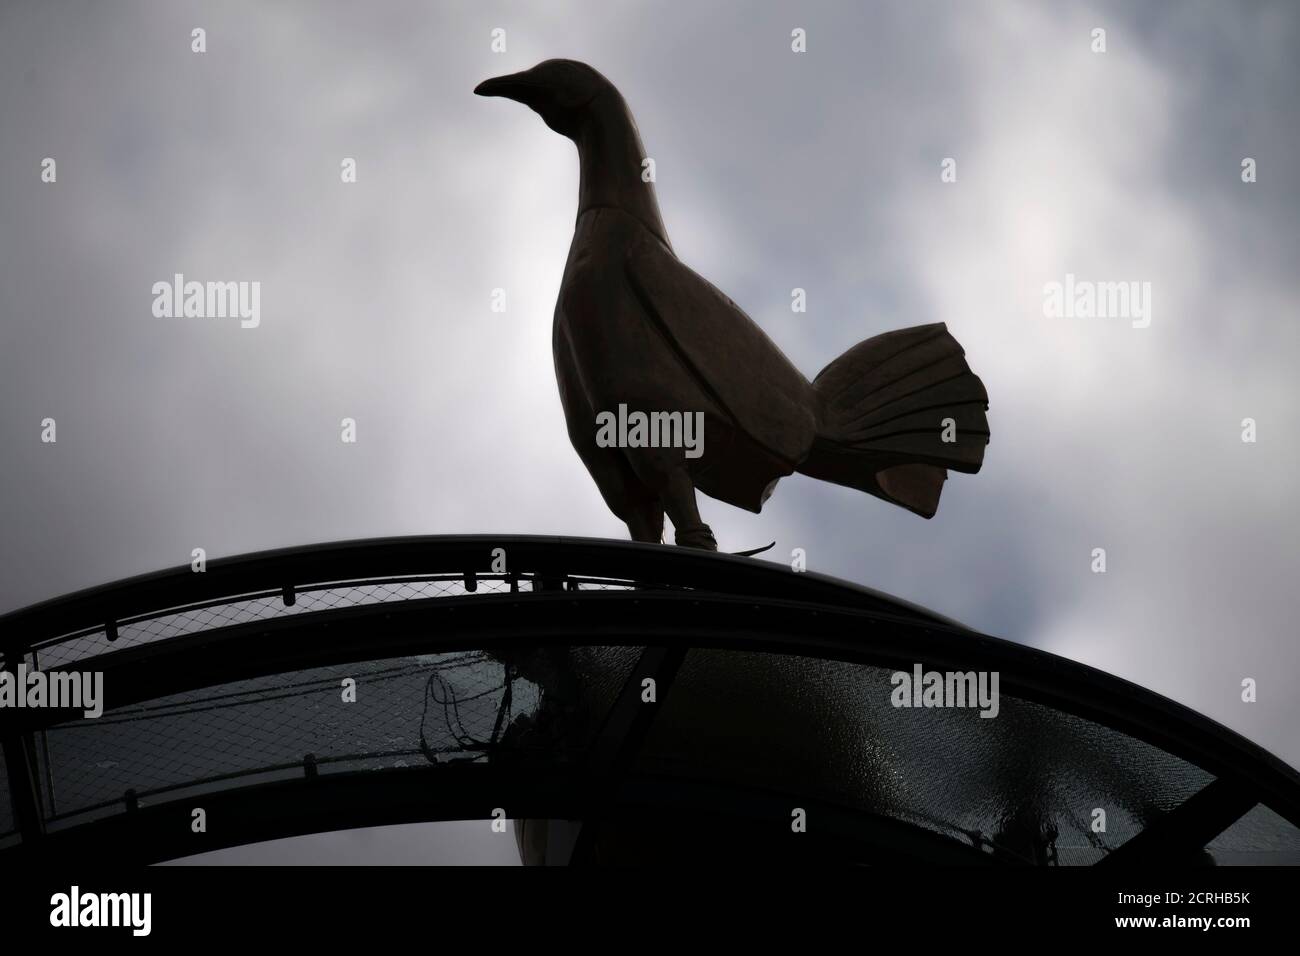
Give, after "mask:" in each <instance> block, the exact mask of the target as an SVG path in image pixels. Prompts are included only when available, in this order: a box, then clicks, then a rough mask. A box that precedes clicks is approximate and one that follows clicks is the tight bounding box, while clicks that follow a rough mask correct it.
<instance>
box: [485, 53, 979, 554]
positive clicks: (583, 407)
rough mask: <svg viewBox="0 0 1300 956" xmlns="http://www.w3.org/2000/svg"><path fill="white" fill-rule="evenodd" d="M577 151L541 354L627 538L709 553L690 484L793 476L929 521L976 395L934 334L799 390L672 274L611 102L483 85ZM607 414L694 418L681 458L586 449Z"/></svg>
mask: <svg viewBox="0 0 1300 956" xmlns="http://www.w3.org/2000/svg"><path fill="white" fill-rule="evenodd" d="M477 92H480V93H483V94H485V95H501V96H508V97H510V98H512V99H517V100H520V101H521V102H524V103H526V104H528V105H529V106H531V107H532V108H533V109H534V110H536V111H537V112H538V113H539V114H541V116H542V117H543V119H544V120H546V122H547V125H549V126H551V128H552V129H555V130H556V131H557V132H560V133H563V134H564V135H567V136H569V137H570V138H572V139H573V140H574V142H575V143H576V144H577V147H578V156H579V162H580V175H581V181H580V187H579V208H578V217H577V223H576V226H575V230H574V237H573V243H572V245H571V246H570V249H569V256H568V260H567V261H566V263H565V268H564V277H563V280H562V282H561V285H560V293H559V298H558V301H557V302H556V308H555V323H554V332H553V347H554V357H555V370H556V379H557V384H558V386H559V391H560V400H561V402H562V404H563V407H564V413H565V419H566V422H567V423H568V431H569V438H570V440H571V441H572V443H573V446H574V448H575V449H576V450H577V452H578V455H579V456H580V457H581V459H582V461H583V463H584V464H585V465H586V467H587V469H588V471H589V472H590V473H591V475H592V477H593V479H595V482H596V485H597V487H598V488H599V489H600V492H601V494H602V496H603V497H604V499H605V502H606V504H607V505H608V506H609V508H610V510H611V511H613V512H614V513H615V514H616V515H618V517H619V518H621V519H622V520H623V521H624V522H626V523H627V525H628V528H629V531H630V532H631V534H632V537H633V538H635V539H637V540H642V541H659V540H660V539H661V536H662V531H663V518H664V514H665V512H667V514H668V517H669V518H671V519H672V522H673V525H674V527H675V529H676V536H677V543H678V544H686V545H690V546H694V547H704V548H714V547H716V543H715V541H714V539H713V534H712V532H711V531H710V530H709V528H708V526H707V525H705V524H704V523H703V522H702V521H701V520H700V517H699V512H698V510H697V507H696V502H695V491H696V490H697V489H698V490H700V491H703V492H704V493H705V494H707V495H710V496H711V497H714V498H717V499H719V500H721V501H725V502H727V503H729V504H732V505H735V506H737V507H741V508H746V509H748V510H751V511H755V512H757V511H759V510H760V509H761V507H762V505H763V502H764V501H765V500H766V499H767V497H768V496H769V495H770V494H771V492H772V490H773V488H774V487H775V485H776V482H777V481H778V480H779V479H780V478H781V477H783V476H785V475H789V474H791V473H792V472H793V471H796V470H799V471H801V472H803V473H805V474H809V475H812V476H813V477H817V478H822V479H825V480H828V481H833V482H836V483H839V484H844V485H849V486H851V487H855V488H859V489H861V490H863V491H867V492H869V493H871V494H873V495H876V496H877V497H880V498H883V499H885V500H887V501H890V502H892V503H894V504H898V505H901V506H902V507H906V508H908V509H909V510H912V511H915V512H917V513H918V514H922V515H925V516H926V517H929V516H930V515H932V514H933V513H934V509H935V508H936V507H937V506H938V498H939V492H940V490H941V489H942V484H943V481H944V479H945V477H946V470H945V469H947V468H955V469H959V470H963V471H972V472H973V471H977V470H978V469H979V465H980V462H981V461H982V458H983V448H984V445H985V444H986V442H987V440H988V424H987V420H986V419H985V417H984V409H985V408H987V403H988V398H987V395H986V393H985V392H984V388H983V385H982V384H981V383H980V381H979V379H978V378H977V377H976V376H975V375H974V374H973V373H972V372H971V371H970V369H969V367H967V366H966V363H965V360H964V358H963V356H962V350H961V347H960V346H959V345H958V344H957V343H956V341H955V340H954V339H953V338H952V336H951V335H949V334H948V332H947V330H946V328H944V326H942V325H931V326H920V327H916V328H912V329H905V330H901V331H899V332H892V333H886V334H885V335H882V336H877V337H876V338H874V339H869V340H867V341H866V342H863V343H860V344H859V345H858V346H856V347H855V348H854V349H851V350H850V351H849V352H847V353H845V355H844V356H842V357H841V358H839V359H837V360H836V361H835V362H832V363H831V365H829V366H828V367H827V368H826V369H825V370H824V371H823V372H822V373H821V375H819V376H817V378H816V379H815V380H814V381H812V382H809V380H808V379H807V378H806V377H804V375H803V374H802V373H800V372H799V371H798V369H796V368H795V367H794V366H793V365H792V364H791V363H790V361H789V360H788V359H787V358H786V357H785V355H784V354H783V353H782V352H781V350H780V349H779V348H778V347H777V346H776V345H775V344H774V343H773V342H772V341H771V339H769V338H768V337H767V335H766V334H764V332H763V331H762V329H760V328H759V327H758V325H757V324H756V323H755V322H754V321H753V320H752V319H750V318H749V316H747V315H746V314H745V313H744V312H743V311H742V310H741V309H740V308H739V307H738V306H737V305H736V304H735V303H734V302H732V301H731V299H729V298H728V297H727V296H726V295H724V294H723V293H722V292H720V291H719V290H718V289H716V288H715V287H714V286H713V285H711V284H710V283H709V282H708V281H706V280H705V279H704V278H702V277H701V276H699V275H698V274H697V273H695V272H694V271H692V270H691V269H690V268H689V267H688V266H686V265H685V264H684V263H682V262H681V261H680V260H679V259H678V258H677V256H676V254H675V253H674V251H673V249H672V245H671V243H670V241H669V239H668V234H667V231H666V229H665V228H664V225H663V220H662V217H661V216H660V213H659V207H658V202H657V199H656V197H655V192H654V185H653V183H652V182H647V181H645V179H643V177H642V170H643V164H642V161H643V159H644V158H645V150H644V148H643V146H642V144H641V139H640V136H639V134H638V132H637V128H636V124H635V122H634V120H633V119H632V114H631V112H630V111H629V109H628V108H627V105H626V103H625V102H624V100H623V97H622V96H621V95H620V94H619V92H618V91H617V90H616V89H615V88H614V87H613V85H612V84H610V83H609V81H608V80H606V79H605V78H604V77H602V76H601V75H600V74H599V73H597V72H596V71H595V70H592V69H591V68H590V67H588V66H586V65H585V64H579V63H574V62H573V61H567V60H548V61H546V62H545V63H542V64H539V65H538V66H537V67H535V68H534V69H533V70H529V71H525V72H524V73H521V74H514V75H513V76H508V77H501V78H498V79H494V80H489V81H487V82H485V83H483V84H481V85H480V87H479V88H478V90H477ZM620 406H622V407H625V408H630V409H635V410H639V411H642V412H645V413H679V414H681V415H698V416H700V420H701V421H702V423H703V445H702V449H701V453H700V454H698V457H692V456H689V455H687V454H685V450H684V449H683V448H681V447H647V446H644V445H635V444H633V443H628V444H624V445H621V446H609V445H606V444H602V443H601V442H599V441H598V437H597V436H598V432H597V427H596V422H597V418H598V416H600V415H601V414H602V413H613V411H614V410H615V409H618V408H620Z"/></svg>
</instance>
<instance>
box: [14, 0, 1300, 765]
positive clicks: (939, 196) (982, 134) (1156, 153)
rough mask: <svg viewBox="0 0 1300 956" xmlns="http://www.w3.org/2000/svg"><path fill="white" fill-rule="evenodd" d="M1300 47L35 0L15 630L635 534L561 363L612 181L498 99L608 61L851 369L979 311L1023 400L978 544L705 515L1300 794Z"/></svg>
mask: <svg viewBox="0 0 1300 956" xmlns="http://www.w3.org/2000/svg"><path fill="white" fill-rule="evenodd" d="M195 27H202V28H204V29H205V30H206V33H207V52H206V53H203V54H196V53H193V52H191V48H190V47H191V30H192V29H193V28H195ZM497 27H500V28H503V29H505V30H506V47H507V48H506V52H504V53H494V52H492V50H491V46H490V41H491V31H492V30H493V28H497ZM795 28H802V29H804V30H806V31H807V51H806V52H805V53H794V52H792V51H791V48H790V34H791V31H792V30H793V29H795ZM1094 28H1102V29H1104V30H1105V31H1106V52H1104V53H1097V52H1094V51H1093V43H1094V41H1093V37H1092V31H1093V30H1094ZM1297 47H1300V8H1297V7H1296V5H1295V4H1294V3H1291V2H1287V0H1281V2H1277V3H1257V2H1251V3H1233V4H1228V3H1211V2H1202V3H1189V2H1146V3H1141V4H1129V5H1121V4H1109V3H1045V2H1044V3H1015V2H998V3H993V2H988V3H965V2H945V3H939V2H901V0H900V2H888V3H881V2H875V3H856V2H843V3H830V2H826V3H800V4H781V3H768V2H709V3H703V4H701V3H685V2H682V3H670V2H633V0H620V2H616V3H595V2H586V3H561V2H554V0H552V2H548V3H545V4H532V3H524V2H512V3H474V4H469V3H464V2H445V3H414V2H412V3H398V2H384V3H379V4H370V5H366V4H345V3H342V2H337V3H310V4H309V3H292V2H279V3H275V4H254V3H222V4H220V5H216V4H186V3H174V4H158V3H138V4H132V3H123V2H116V3H88V2H87V3H62V2H34V0H33V2H12V0H11V2H7V3H5V4H4V5H3V6H0V116H2V117H3V136H0V224H2V227H0V439H2V440H3V454H4V458H3V462H4V467H3V468H0V501H3V505H2V506H0V568H3V572H4V573H3V575H0V610H8V609H12V608H15V607H19V606H22V605H24V604H28V603H31V602H34V601H37V600H42V599H45V598H49V597H53V596H56V595H59V594H62V593H65V592H67V591H70V590H73V589H78V588H82V587H87V586H91V585H95V584H100V583H103V582H106V581H111V580H115V579H118V578H123V577H126V576H129V575H133V574H137V573H141V572H146V571H151V570H157V569H160V568H164V567H172V566H176V565H180V564H184V563H188V561H189V555H190V552H191V550H192V549H193V548H195V547H203V548H206V549H207V552H208V554H209V556H210V557H216V556H223V555H232V554H238V553H243V552H248V551H255V550H260V549H264V548H272V547H282V546H292V545H301V544H306V543H309V542H316V541H328V540H336V539H343V538H353V537H369V536H377V535H394V534H433V533H459V532H494V531H500V532H521V533H523V532H527V533H545V534H580V535H597V536H608V537H616V538H621V537H624V536H625V534H626V531H625V528H624V526H623V525H622V524H621V523H620V522H619V521H618V520H617V519H616V518H615V517H614V516H613V515H612V514H610V513H608V512H607V511H606V509H605V507H604V505H603V503H602V502H601V499H600V497H599V495H598V494H597V492H596V490H595V487H594V485H593V484H592V482H591V480H590V479H589V478H588V476H587V474H586V472H585V470H584V468H583V466H582V464H581V463H580V462H579V460H578V458H577V457H576V455H575V454H574V453H573V451H572V450H571V448H570V446H569V444H568V440H567V437H566V434H565V429H564V423H563V417H562V414H561V409H560V404H559V400H558V397H557V394H556V387H555V378H554V371H553V368H552V362H551V351H550V335H551V316H552V310H553V308H554V303H555V297H556V293H557V290H558V287H559V281H560V275H561V271H562V268H563V263H564V259H565V256H566V253H567V249H568V243H569V239H570V237H571V234H572V228H573V217H574V213H575V210H576V198H577V160H576V153H575V151H574V148H573V145H572V144H571V143H570V142H569V141H567V140H565V139H562V138H561V137H558V136H556V135H555V134H553V133H551V132H550V131H549V130H547V129H546V128H545V126H544V125H543V124H542V123H541V122H540V121H539V120H538V118H537V117H536V116H535V115H534V114H532V113H531V112H529V111H528V110H527V109H525V108H523V107H522V106H519V105H518V104H515V103H511V102H508V101H505V100H485V99H482V98H477V97H474V96H473V95H472V93H471V90H472V89H473V87H474V85H475V84H476V83H478V82H479V81H480V80H482V79H484V78H486V77H489V76H493V75H496V74H500V73H506V72H513V71H515V70H519V69H524V68H526V67H528V66H531V65H532V64H534V63H535V62H537V61H539V60H541V59H545V58H548V57H555V56H563V57H571V58H574V59H580V60H585V61H587V62H589V63H591V64H592V65H593V66H595V67H597V68H598V69H599V70H601V71H602V72H604V73H605V75H606V76H608V77H609V78H610V79H611V80H612V81H613V82H614V83H615V84H616V85H617V86H618V87H619V88H620V89H621V90H622V92H623V93H624V95H625V97H626V98H627V100H628V102H629V104H630V105H631V107H632V109H633V111H634V113H635V114H636V117H637V120H638V123H639V125H640V128H641V132H642V136H643V138H644V140H645V143H646V147H647V150H648V152H649V154H650V155H651V156H652V157H653V158H654V159H655V161H656V167H657V180H658V192H659V200H660V203H661V206H662V209H663V214H664V219H665V222H666V224H667V226H668V230H669V233H670V235H671V237H672V241H673V244H674V246H675V248H676V251H677V253H678V255H679V256H680V257H681V258H682V259H683V260H684V261H685V262H687V263H688V264H690V265H691V266H692V267H693V268H695V269H696V270H697V271H699V272H700V273H702V274H703V275H704V276H706V277H707V278H709V279H710V280H711V281H713V282H714V283H715V284H716V285H718V286H719V287H720V288H722V289H723V290H724V291H726V292H727V293H728V294H729V295H730V296H731V297H732V298H733V299H734V300H735V301H736V302H737V303H738V304H739V305H740V306H741V307H742V308H744V309H745V310H746V311H748V312H749V314H750V315H751V316H753V317H754V319H755V320H756V321H757V322H759V323H760V324H761V325H762V326H763V327H764V328H765V329H766V330H767V331H768V333H769V334H770V335H771V336H772V337H773V338H774V339H775V340H776V342H777V343H779V344H780V345H781V346H782V347H783V348H784V349H785V351H786V352H787V354H788V355H789V356H790V358H791V359H792V360H793V361H794V362H795V364H796V365H797V366H799V367H800V368H801V369H802V370H803V371H804V372H805V373H807V374H809V375H810V376H811V375H812V374H815V373H816V372H817V371H818V370H820V368H821V367H822V366H823V365H825V364H826V363H827V362H829V361H830V360H831V359H832V358H834V357H836V356H837V355H839V354H840V353H842V352H843V351H844V350H845V349H847V348H849V347H850V346H852V345H853V344H855V343H856V342H858V341H860V340H861V339H864V338H866V337H868V336H871V335H874V334H876V333H878V332H882V331H885V330H888V329H893V328H898V327H904V326H910V325H917V324H921V323H927V322H934V321H944V322H947V323H948V326H949V328H950V329H951V330H952V331H953V333H954V334H955V335H956V336H957V338H958V339H959V340H960V341H961V342H962V343H963V345H964V346H965V347H966V350H967V355H968V358H969V360H970V363H971V365H972V367H973V368H974V369H975V370H976V371H977V372H978V373H979V374H980V376H981V377H982V378H983V380H984V382H985V384H986V386H987V388H988V391H989V394H990V396H991V408H990V412H989V420H990V424H991V428H992V431H993V439H992V443H991V445H990V447H989V449H988V453H987V456H986V459H985V465H984V469H983V471H982V472H981V473H980V474H979V475H978V476H975V477H970V476H962V475H957V476H953V478H952V479H951V480H950V481H949V483H948V485H947V488H946V490H945V493H944V497H943V502H942V506H941V508H940V511H939V514H938V516H937V517H935V518H934V519H933V520H932V521H929V522H926V521H924V520H922V519H920V518H917V517H915V516H913V515H911V514H908V513H906V512H904V511H902V510H900V509H894V508H890V507H889V506H887V505H885V504H884V503H882V502H880V501H878V500H876V499H873V498H870V497H868V496H865V495H862V494H860V493H857V492H854V491H852V490H850V489H846V488H840V487H836V486H832V485H826V484H822V483H819V482H816V481H813V480H811V479H807V478H803V477H799V476H795V477H793V478H789V479H786V480H785V481H783V482H782V484H781V487H780V488H779V490H778V492H777V494H776V496H775V497H774V498H773V499H772V500H771V501H770V502H769V503H768V505H767V507H766V509H765V511H764V513H763V514H762V515H761V516H754V515H750V514H748V513H746V512H741V511H737V510H735V509H732V508H730V507H728V506H725V505H722V504H720V503H717V502H712V501H710V500H708V499H703V500H702V502H701V505H702V510H703V514H704V518H705V520H706V521H708V522H709V523H710V524H712V526H713V528H714V530H715V532H716V533H717V535H718V538H719V542H720V544H721V546H722V547H723V548H724V549H725V550H739V549H742V548H746V547H753V546H756V545H759V544H763V543H766V542H767V541H770V540H772V539H773V538H775V539H776V540H777V542H778V546H777V551H776V555H777V557H778V558H780V557H781V556H782V555H783V554H784V555H788V554H789V552H790V550H791V549H792V548H795V547H801V548H803V549H805V550H806V552H807V554H808V562H809V567H810V569H812V570H817V571H822V572H826V573H830V574H834V575H837V576H841V577H844V578H848V579H851V580H854V581H857V582H861V583H864V584H867V585H869V586H872V587H875V588H878V589H880V590H883V591H886V592H889V593H893V594H896V595H898V596H901V597H904V598H907V599H909V600H912V601H916V602H918V603H921V604H923V605H926V606H929V607H932V608H934V609H936V610H938V611H940V612H942V613H945V614H947V615H950V616H952V617H955V618H957V619H959V620H961V621H963V622H965V623H967V624H969V625H971V626H972V627H975V628H978V629H980V630H983V631H986V632H989V633H992V634H996V635H1000V636H1003V637H1006V638H1009V639H1011V640H1015V641H1020V642H1023V643H1026V644H1031V645H1034V646H1037V647H1040V648H1044V649H1046V650H1049V651H1052V652H1055V653H1058V654H1063V655H1066V656H1069V657H1072V658H1075V659H1078V660H1081V661H1085V662H1087V663H1089V664H1093V665H1095V666H1098V667H1101V668H1103V669H1106V670H1108V671H1111V672H1114V673H1117V674H1120V675H1122V676H1124V677H1126V678H1128V679H1131V680H1134V681H1136V682H1138V683H1141V684H1143V685H1145V686H1147V687H1150V688H1152V689H1154V690H1156V691H1158V692H1160V693H1163V694H1166V695H1168V696H1171V697H1173V698H1175V699H1177V700H1180V701H1182V702H1184V703H1186V704H1188V705H1190V706H1192V707H1194V708H1196V709H1198V710H1200V711H1202V712H1205V713H1207V714H1208V715H1210V716H1211V717H1213V718H1215V719H1217V720H1219V721H1222V722H1223V723H1225V724H1227V725H1228V726H1230V727H1233V728H1234V729H1236V730H1238V731H1240V732H1242V733H1244V734H1245V735H1247V736H1248V737H1250V738H1252V739H1254V740H1256V741H1257V742H1259V743H1260V744H1262V745H1263V746H1265V747H1267V748H1269V749H1270V750H1272V751H1274V752H1275V753H1277V754H1279V755H1280V756H1281V757H1283V758H1284V759H1287V760H1289V761H1290V762H1291V763H1292V764H1293V765H1294V764H1300V734H1297V733H1296V729H1297V727H1300V694H1297V692H1296V685H1297V682H1300V646H1298V644H1297V641H1296V624H1295V622H1296V618H1297V615H1296V611H1297V604H1298V603H1300V599H1298V598H1297V596H1296V594H1297V586H1296V581H1297V579H1300V556H1298V554H1300V550H1298V548H1297V513H1298V509H1297V481H1296V466H1297V454H1296V444H1295V436H1296V434H1297V429H1298V427H1300V412H1298V411H1297V403H1296V400H1295V394H1296V386H1295V378H1296V371H1297V369H1298V368H1300V332H1298V331H1297V328H1298V326H1297V302H1298V295H1297V293H1298V292H1300V279H1298V278H1297V274H1296V269H1295V265H1296V263H1297V262H1300V241H1298V239H1297V228H1296V223H1297V221H1300V218H1298V215H1297V214H1298V213H1300V202H1298V201H1297V200H1298V198H1300V191H1298V190H1300V186H1298V185H1297V176H1296V173H1295V157H1296V156H1297V155H1298V154H1300V122H1298V119H1300V116H1298V108H1297V104H1296V96H1295V91H1296V90H1297V89H1300V77H1298V76H1297V73H1300V61H1297V59H1296V57H1295V56H1294V51H1295V49H1297ZM46 157H52V158H54V159H55V161H56V163H57V181H56V182H55V183H44V182H42V179H41V163H42V160H43V159H44V158H46ZM344 157H352V158H355V159H356V162H357V169H358V181H357V182H356V183H355V184H344V183H342V182H341V181H340V162H341V161H342V159H343V158H344ZM945 157H952V158H954V159H955V160H956V163H957V181H956V182H955V183H943V182H941V181H940V163H941V161H942V160H943V159H944V158H945ZM1245 157H1251V158H1253V159H1255V160H1256V163H1257V169H1258V181H1257V182H1255V183H1250V184H1247V183H1243V182H1242V177H1241V163H1242V160H1243V158H1245ZM177 272H180V273H184V274H185V275H186V276H187V277H191V278H196V279H200V280H208V279H222V280H250V281H252V280H256V281H259V282H260V283H261V290H262V292H261V324H260V326H259V327H258V328H256V329H241V328H240V327H239V323H238V321H237V320H198V319H189V320H185V319H177V320H168V319H158V318H155V317H154V316H153V315H152V312H151V306H152V303H153V296H152V293H151V287H152V285H153V283H155V282H157V281H160V280H163V281H166V280H170V278H171V276H172V275H173V274H174V273H177ZM1067 273H1073V274H1074V275H1076V276H1078V277H1079V278H1081V279H1089V280H1096V281H1139V282H1149V283H1150V284H1151V290H1152V291H1151V296H1152V298H1151V322H1150V325H1149V327H1146V328H1135V327H1134V326H1133V323H1132V322H1131V321H1130V320H1128V319H1124V318H1105V319H1083V318H1068V319H1067V318H1048V317H1046V316H1045V315H1044V310H1043V287H1044V284H1045V283H1048V282H1052V281H1061V280H1063V279H1064V276H1065V275H1066V274H1067ZM498 287H499V288H504V289H505V290H506V291H507V300H506V301H507V310H506V311H505V312H504V313H496V312H493V311H492V310H491V293H492V290H493V289H494V288H498ZM794 287H801V288H804V289H806V290H807V301H808V311H807V312H806V313H805V314H795V313H792V312H791V309H790V292H791V289H792V288H794ZM46 417H50V418H54V419H55V420H56V422H57V437H58V441H57V443H55V444H52V445H51V444H46V443H42V442H41V421H42V419H44V418H46ZM344 417H351V418H354V419H355V420H356V421H357V427H358V441H357V443H356V444H352V445H349V444H344V443H342V442H341V441H340V437H339V422H340V419H342V418H344ZM1248 417H1249V418H1253V419H1255V421H1256V422H1257V429H1258V432H1257V436H1258V440H1257V441H1256V442H1254V443H1245V442H1243V441H1242V425H1241V423H1242V420H1243V419H1244V418H1248ZM1094 548H1105V550H1106V554H1107V572H1106V573H1105V574H1094V573H1093V572H1092V570H1091V564H1092V552H1093V549H1094ZM1244 677H1253V678H1256V679H1257V680H1258V681H1259V700H1258V702H1257V703H1254V704H1244V703H1242V702H1241V701H1240V684H1241V680H1242V679H1243V678H1244Z"/></svg>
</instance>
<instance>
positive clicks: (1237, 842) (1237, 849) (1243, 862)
mask: <svg viewBox="0 0 1300 956" xmlns="http://www.w3.org/2000/svg"><path fill="white" fill-rule="evenodd" d="M1206 849H1207V850H1208V851H1209V854H1210V856H1211V857H1213V859H1214V862H1215V864H1217V865H1218V866H1300V828H1297V827H1296V826H1295V825H1294V824H1292V823H1288V822H1287V821H1286V820H1284V819H1282V818H1281V817H1280V816H1278V815H1277V814H1276V813H1274V812H1273V811H1272V810H1270V809H1269V808H1268V807H1266V806H1264V805H1263V804H1262V803H1261V804H1256V805H1255V807H1254V808H1253V809H1252V810H1251V811H1250V812H1249V813H1247V814H1246V815H1245V816H1243V817H1242V818H1241V819H1240V820H1238V821H1237V822H1236V823H1234V824H1233V825H1232V826H1230V827H1228V829H1226V830H1224V831H1223V832H1222V833H1220V834H1219V835H1218V836H1217V837H1215V838H1214V839H1213V840H1211V841H1210V844H1209V846H1208V847H1206Z"/></svg>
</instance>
